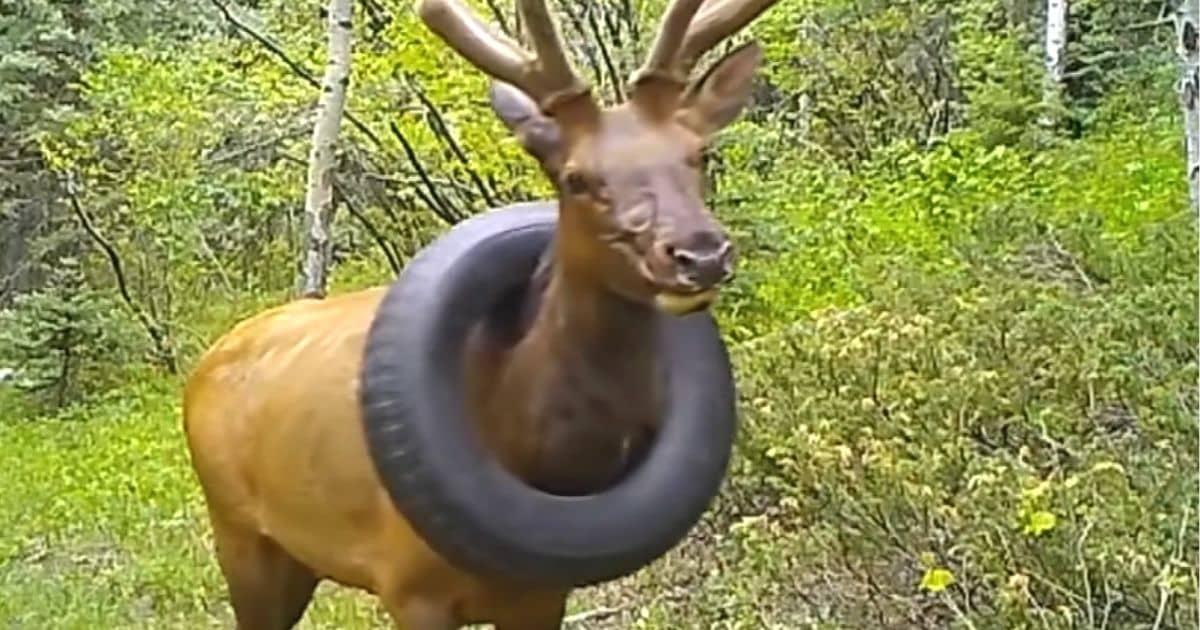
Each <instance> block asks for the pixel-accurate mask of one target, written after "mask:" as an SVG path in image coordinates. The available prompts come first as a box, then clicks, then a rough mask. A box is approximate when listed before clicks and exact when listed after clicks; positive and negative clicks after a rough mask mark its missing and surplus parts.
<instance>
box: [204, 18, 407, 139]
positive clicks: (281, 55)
mask: <svg viewBox="0 0 1200 630" xmlns="http://www.w3.org/2000/svg"><path fill="white" fill-rule="evenodd" d="M209 1H210V2H212V3H213V4H214V5H215V6H216V7H217V9H218V10H219V11H220V12H221V14H222V15H224V16H225V19H226V21H228V22H229V23H230V24H232V25H233V26H234V27H236V28H237V29H238V30H239V31H241V32H243V33H245V34H247V35H249V36H250V38H251V39H253V40H254V41H256V42H258V43H259V44H261V45H262V46H263V47H264V48H266V49H267V50H268V51H270V52H271V53H272V54H273V55H275V57H276V58H277V59H279V61H280V62H281V63H283V65H285V66H287V67H288V69H289V70H291V71H292V73H293V74H295V75H296V76H298V77H300V78H301V79H304V80H305V81H306V82H307V83H308V84H309V85H311V86H313V87H315V88H317V89H318V90H320V89H321V82H320V81H319V80H318V79H317V78H316V77H315V76H314V75H313V73H311V72H309V71H308V69H307V68H305V67H304V66H302V65H300V63H299V62H297V61H295V60H293V59H292V58H291V57H290V56H288V54H287V53H286V52H284V50H283V49H282V48H280V47H279V46H278V45H277V44H275V43H274V42H272V41H271V40H269V39H267V37H266V36H265V35H263V34H262V33H259V32H258V31H256V30H254V28H253V27H251V26H250V25H249V24H246V23H245V22H242V21H241V20H239V19H238V18H237V17H236V16H234V15H233V12H232V11H230V10H229V7H228V5H225V4H224V3H222V2H221V0H209ZM343 117H344V118H345V119H346V120H348V121H350V124H352V125H354V127H355V129H358V130H359V131H361V132H362V134H363V135H364V136H366V137H367V138H369V139H370V140H371V142H374V143H375V145H376V146H379V147H383V146H384V144H383V141H382V140H381V139H380V138H379V136H378V135H376V133H375V132H374V131H371V128H370V127H368V126H367V124H366V123H364V122H363V121H362V120H360V119H359V118H358V117H357V116H355V115H354V114H353V113H351V112H350V111H349V110H348V109H347V111H346V112H345V113H344V114H343Z"/></svg>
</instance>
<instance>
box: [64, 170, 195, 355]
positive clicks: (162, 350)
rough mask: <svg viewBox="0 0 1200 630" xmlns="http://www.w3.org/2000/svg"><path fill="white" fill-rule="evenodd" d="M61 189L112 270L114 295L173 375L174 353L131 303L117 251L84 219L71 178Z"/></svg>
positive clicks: (159, 330)
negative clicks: (117, 296) (115, 285)
mask: <svg viewBox="0 0 1200 630" xmlns="http://www.w3.org/2000/svg"><path fill="white" fill-rule="evenodd" d="M63 189H64V190H65V191H66V195H67V200H68V201H70V202H71V209H72V210H73V211H74V212H75V216H76V218H78V219H79V224H80V225H81V226H82V227H83V229H84V231H85V232H87V233H88V236H90V237H91V238H92V240H93V241H95V242H96V244H97V245H99V246H100V249H102V250H104V255H105V256H106V257H107V258H108V263H109V267H110V268H111V269H112V272H113V276H115V277H116V280H117V291H118V292H119V293H120V294H121V299H122V300H123V301H124V302H125V305H126V306H127V307H129V310H131V311H133V314H134V316H135V317H137V318H138V321H139V322H141V324H142V327H143V328H145V329H146V333H147V334H148V335H149V336H150V339H151V340H152V341H153V342H154V347H155V349H156V350H157V351H158V354H159V356H160V357H161V358H162V361H163V365H164V367H166V368H167V371H168V372H170V373H171V374H175V373H176V372H177V365H176V361H175V352H174V350H172V349H171V348H170V346H169V345H168V344H167V339H166V337H167V336H166V333H165V332H164V331H163V329H162V326H161V325H160V324H159V323H158V322H155V321H154V320H153V319H151V318H150V316H149V315H147V314H146V312H145V311H143V310H142V309H141V308H139V307H138V305H137V303H136V302H134V300H133V296H132V295H131V294H130V292H129V283H128V281H127V280H126V278H125V269H124V267H123V266H122V264H121V256H120V255H119V254H118V253H117V249H116V248H115V247H113V245H112V243H109V242H108V239H106V238H104V236H103V235H102V234H100V231H99V230H97V229H96V226H95V225H94V224H93V223H92V221H91V219H90V218H88V216H87V213H86V212H84V211H83V206H82V205H81V204H80V203H79V197H78V196H77V195H76V193H75V182H74V178H73V177H71V176H69V175H68V176H67V177H66V178H65V182H64V186H63Z"/></svg>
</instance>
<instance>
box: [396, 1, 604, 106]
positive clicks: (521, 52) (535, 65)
mask: <svg viewBox="0 0 1200 630" xmlns="http://www.w3.org/2000/svg"><path fill="white" fill-rule="evenodd" d="M519 8H520V10H521V13H522V16H523V18H524V19H525V22H526V24H527V25H528V28H529V31H530V38H531V39H532V40H533V45H534V49H535V50H536V51H537V56H536V57H535V56H534V55H533V54H531V53H530V52H529V51H527V50H525V49H524V48H523V47H521V46H519V45H517V44H516V43H515V42H513V41H512V40H510V39H508V38H507V37H505V36H504V35H502V34H500V33H498V32H497V31H496V30H495V29H493V28H492V27H490V26H488V25H487V24H485V23H484V22H483V21H482V20H480V19H479V17H478V16H476V15H475V13H474V12H473V11H471V9H470V8H468V7H467V6H466V5H465V4H463V3H462V0H419V4H418V6H417V14H418V15H420V16H421V20H422V21H423V22H425V25H426V26H428V27H429V29H430V30H432V31H433V32H434V33H435V34H437V36H438V37H440V38H441V39H442V40H443V41H445V42H446V43H447V44H449V45H450V47H451V48H453V49H454V50H455V52H457V53H458V54H459V55H462V56H463V57H464V58H465V59H466V60H467V61H469V62H471V64H473V65H474V66H475V67H476V68H479V69H480V70H482V71H483V72H485V73H487V74H489V75H491V76H492V77H494V78H496V79H498V80H500V81H503V82H505V83H509V84H512V85H514V86H516V87H517V88H518V89H520V90H521V91H523V92H525V93H526V94H528V95H530V96H531V97H533V98H534V99H536V100H537V101H538V102H539V105H541V107H542V109H549V108H550V107H552V106H553V105H554V104H555V102H557V101H558V100H560V99H565V98H568V97H571V96H575V95H578V94H580V93H583V92H586V91H587V89H588V86H586V85H584V84H583V83H582V82H581V81H580V80H579V78H578V77H577V76H576V75H575V73H574V71H573V70H572V69H571V66H570V64H569V63H568V62H567V58H566V53H565V51H564V49H563V46H562V42H561V41H560V40H559V37H558V32H557V29H555V26H554V21H553V20H552V19H551V17H550V13H549V12H548V11H547V9H546V5H545V0H520V4H519Z"/></svg>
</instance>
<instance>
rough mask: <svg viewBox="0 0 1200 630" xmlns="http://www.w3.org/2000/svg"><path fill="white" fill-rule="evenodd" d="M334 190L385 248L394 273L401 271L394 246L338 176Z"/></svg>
mask: <svg viewBox="0 0 1200 630" xmlns="http://www.w3.org/2000/svg"><path fill="white" fill-rule="evenodd" d="M333 192H334V193H336V194H337V197H338V201H341V202H342V203H343V204H344V205H345V206H346V210H347V211H349V212H350V215H351V216H353V217H354V218H355V219H357V220H358V222H359V223H360V224H362V226H363V229H365V230H366V231H367V233H368V234H370V235H371V238H372V239H374V240H375V244H376V245H378V246H379V249H381V250H383V255H384V257H385V258H387V261H388V266H389V267H391V268H392V273H400V270H401V269H402V268H403V265H402V264H401V263H400V259H399V258H398V257H397V256H396V253H395V252H394V251H392V247H391V246H390V245H389V244H388V241H387V239H386V238H384V236H383V233H382V232H380V231H379V228H378V227H376V226H375V224H374V223H373V222H371V220H370V219H368V218H367V216H366V215H365V214H363V212H362V210H361V209H360V208H359V207H358V204H356V203H354V202H353V201H351V199H350V195H348V194H346V190H345V189H344V188H343V187H342V184H341V183H340V181H339V180H338V179H337V178H336V176H335V178H334V181H333Z"/></svg>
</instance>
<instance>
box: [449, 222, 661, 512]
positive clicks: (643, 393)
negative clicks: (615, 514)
mask: <svg viewBox="0 0 1200 630" xmlns="http://www.w3.org/2000/svg"><path fill="white" fill-rule="evenodd" d="M561 236H562V234H561V232H560V234H559V237H557V238H556V239H555V241H554V243H553V244H552V245H551V246H550V248H548V250H547V252H546V254H545V255H544V256H543V259H542V261H541V264H540V265H539V266H538V269H537V271H536V272H535V273H534V274H533V277H532V278H531V282H530V283H529V285H528V288H527V290H526V291H524V293H523V295H522V296H521V297H520V298H518V299H516V300H514V303H510V304H509V305H508V306H507V309H508V310H509V312H510V314H509V315H507V316H506V323H505V324H504V325H503V326H501V327H497V326H495V325H492V326H488V327H486V329H487V330H488V332H485V333H484V335H483V338H482V339H479V340H477V341H479V342H480V343H478V344H477V345H476V346H475V347H476V348H478V349H480V350H481V354H479V355H477V358H475V359H472V361H477V360H479V359H483V361H482V365H483V366H485V367H482V369H477V370H476V371H475V373H474V376H475V378H476V380H475V381H474V383H473V385H472V389H471V390H469V391H471V392H472V406H473V409H474V411H475V413H476V414H477V416H476V421H477V423H478V424H479V425H480V428H481V429H482V431H483V434H484V438H485V441H486V442H487V443H488V445H489V446H490V447H491V448H492V449H493V450H494V452H495V453H496V455H497V456H498V457H499V458H500V460H501V461H502V463H504V464H505V465H506V466H507V467H508V468H509V469H510V470H512V471H513V472H515V473H516V474H518V475H519V476H521V477H523V478H524V479H525V480H526V481H527V482H528V483H531V484H533V485H535V486H537V487H539V488H541V489H542V490H544V491H547V492H553V493H557V494H584V493H591V492H596V491H599V490H602V489H603V488H604V487H606V486H608V485H610V484H612V483H615V482H616V481H618V480H619V479H620V478H621V476H622V475H623V474H624V473H626V472H628V470H629V469H630V467H631V466H632V465H633V464H635V463H636V462H637V461H638V460H639V458H640V456H641V455H642V454H643V452H644V449H645V447H646V446H648V444H649V441H650V440H651V439H652V437H653V434H654V430H655V429H656V426H657V423H658V421H659V418H660V416H661V409H662V399H661V392H660V389H661V380H662V379H661V373H660V371H659V370H660V365H659V363H658V361H657V358H658V355H657V350H656V348H657V343H658V342H657V319H656V318H657V314H656V312H655V311H654V310H653V308H652V307H651V306H649V305H645V304H638V303H635V302H632V301H630V300H628V299H626V298H624V297H622V296H620V295H618V294H617V293H615V292H613V291H611V290H610V289H608V288H607V286H606V285H605V284H604V282H603V279H602V277H601V275H600V274H599V273H597V271H596V268H595V266H590V265H588V264H586V263H587V261H584V260H580V259H578V258H572V256H575V255H576V254H575V253H574V252H571V251H568V248H569V244H566V243H565V242H564V240H563V239H562V238H561ZM469 363H470V362H469ZM477 365H478V364H477Z"/></svg>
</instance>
